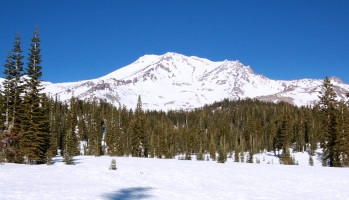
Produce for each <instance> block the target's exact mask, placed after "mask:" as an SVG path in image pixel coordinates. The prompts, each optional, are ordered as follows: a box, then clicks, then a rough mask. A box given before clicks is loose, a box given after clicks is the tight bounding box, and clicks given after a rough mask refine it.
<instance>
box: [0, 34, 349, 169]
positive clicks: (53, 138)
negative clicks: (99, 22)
mask: <svg viewBox="0 0 349 200" xmlns="http://www.w3.org/2000/svg"><path fill="white" fill-rule="evenodd" d="M31 42H32V43H31V46H30V47H31V48H30V49H29V50H30V52H29V55H28V63H27V65H26V67H24V60H23V58H24V56H22V55H21V53H22V50H21V38H20V34H19V33H18V34H17V35H16V37H15V42H14V47H13V49H12V50H11V51H10V52H9V54H8V56H7V59H6V61H5V64H4V66H5V70H4V81H3V84H2V85H1V95H0V112H1V118H0V123H1V125H2V126H1V132H0V162H1V161H2V162H11V163H26V164H40V163H47V164H51V162H52V157H54V156H55V155H58V154H60V155H61V156H62V157H63V158H64V162H65V163H66V164H73V163H74V159H73V157H74V156H77V155H93V156H101V155H111V156H133V157H147V158H148V157H149V158H153V157H156V158H165V159H172V158H174V157H175V156H176V155H183V156H184V159H190V158H191V155H192V154H196V155H197V158H198V160H206V159H207V158H208V157H210V159H212V160H217V162H219V163H224V162H226V161H227V158H228V155H229V156H231V157H232V158H233V159H234V160H235V162H239V161H242V160H244V159H245V160H246V161H247V162H253V154H258V153H260V152H263V151H270V152H274V153H275V155H277V156H279V155H280V153H281V152H285V153H284V154H283V156H282V155H280V162H281V163H282V164H290V163H291V164H292V163H293V164H294V163H295V162H294V160H292V157H290V154H289V149H290V148H292V149H293V151H296V152H297V151H298V152H300V151H303V150H306V151H307V152H309V154H310V155H314V154H315V150H316V149H317V148H318V144H320V145H321V147H322V148H323V155H322V157H323V165H324V166H331V167H341V166H343V167H344V166H348V165H349V157H348V156H349V142H348V140H349V126H348V125H349V121H348V120H349V109H348V104H347V102H338V101H337V100H336V93H335V92H334V90H333V85H332V84H331V83H330V80H329V79H328V78H327V77H326V78H325V79H324V82H323V86H322V91H321V92H320V93H319V99H320V101H319V103H318V105H316V106H313V107H310V106H302V107H297V106H294V105H291V104H289V103H285V102H279V103H272V102H265V101H259V100H256V99H245V100H234V101H231V100H228V99H225V100H223V101H220V102H215V103H213V104H211V105H206V106H204V107H202V108H196V109H193V110H188V111H187V110H170V111H167V112H164V111H157V110H143V108H142V101H141V96H139V97H138V103H137V106H136V108H134V110H133V109H131V108H130V109H128V108H126V107H124V106H122V105H119V106H114V105H112V104H110V103H107V102H106V101H104V100H80V99H77V98H75V97H73V98H71V99H70V101H69V102H62V101H60V100H59V97H58V96H53V97H48V96H46V95H45V94H43V93H41V92H40V91H41V90H42V89H43V87H42V86H41V82H42V80H41V76H42V72H41V69H42V66H41V57H42V56H41V55H40V50H41V49H40V42H41V41H40V38H39V33H38V28H37V27H36V28H35V31H34V34H33V38H32V41H31ZM245 152H248V154H245ZM233 155H234V156H233ZM245 155H249V157H246V158H245V157H244V156H245ZM310 159H311V157H310Z"/></svg>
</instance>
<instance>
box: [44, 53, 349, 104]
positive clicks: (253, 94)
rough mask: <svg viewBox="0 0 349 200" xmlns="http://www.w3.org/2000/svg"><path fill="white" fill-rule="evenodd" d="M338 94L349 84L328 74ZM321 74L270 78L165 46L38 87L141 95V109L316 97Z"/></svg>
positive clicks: (111, 98)
mask: <svg viewBox="0 0 349 200" xmlns="http://www.w3.org/2000/svg"><path fill="white" fill-rule="evenodd" d="M330 79H331V82H332V83H333V84H334V89H335V91H336V92H337V95H338V97H339V98H340V99H343V98H345V93H347V92H348V91H349V84H347V83H344V82H343V81H342V80H341V79H340V78H337V77H331V78H330ZM322 81H323V80H321V79H309V78H308V79H296V80H290V81H287V80H274V79H269V78H267V77H265V76H264V75H262V74H256V73H255V72H254V71H253V69H252V68H251V67H250V66H244V65H243V64H242V63H240V61H238V60H237V61H229V60H224V61H219V62H214V61H210V60H208V59H205V58H199V57H196V56H190V57H188V56H184V55H182V54H178V53H173V52H168V53H166V54H163V55H144V56H142V57H140V58H139V59H137V60H136V61H135V62H133V63H131V64H129V65H127V66H125V67H122V68H120V69H118V70H116V71H114V72H111V73H109V74H107V75H105V76H102V77H100V78H96V79H91V80H85V81H77V82H68V83H55V84H53V83H49V82H45V83H44V86H45V89H44V92H46V93H48V94H49V95H51V96H52V95H56V94H57V95H58V96H59V97H60V99H61V100H67V99H70V98H71V97H72V96H75V97H77V98H79V99H106V100H107V101H108V102H110V103H113V104H115V105H119V104H121V105H125V106H126V107H129V108H134V107H135V106H136V103H137V97H138V95H141V97H142V102H143V107H144V108H145V109H156V110H160V109H161V110H168V109H193V108H196V107H201V106H203V105H204V104H209V103H213V102H215V101H219V100H222V99H224V98H229V99H244V98H257V99H260V100H265V101H273V102H277V101H286V102H289V103H292V104H295V105H297V106H302V105H313V104H314V103H315V102H316V101H317V100H318V95H319V93H318V91H320V86H321V85H322Z"/></svg>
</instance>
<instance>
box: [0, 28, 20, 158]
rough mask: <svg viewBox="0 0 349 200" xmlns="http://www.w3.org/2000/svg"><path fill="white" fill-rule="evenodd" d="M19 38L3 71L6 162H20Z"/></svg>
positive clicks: (18, 35) (18, 36)
mask: <svg viewBox="0 0 349 200" xmlns="http://www.w3.org/2000/svg"><path fill="white" fill-rule="evenodd" d="M20 41H21V37H20V34H19V33H17V36H16V38H15V42H14V48H13V49H12V52H9V55H8V56H7V60H6V64H5V65H4V66H5V70H4V74H5V80H4V82H3V88H4V89H3V91H2V93H3V96H4V97H5V101H4V104H3V108H4V112H5V113H4V115H5V120H4V131H3V134H2V136H0V140H1V138H3V139H5V140H6V141H7V148H6V149H5V151H6V156H5V157H6V160H7V161H8V162H22V157H21V156H20V154H19V141H20V134H19V132H20V121H21V120H20V118H21V110H22V109H21V108H22V107H21V105H22V98H21V95H22V93H23V84H22V75H23V73H22V71H23V62H22V59H23V57H24V56H22V55H21V53H22V49H21V42H20Z"/></svg>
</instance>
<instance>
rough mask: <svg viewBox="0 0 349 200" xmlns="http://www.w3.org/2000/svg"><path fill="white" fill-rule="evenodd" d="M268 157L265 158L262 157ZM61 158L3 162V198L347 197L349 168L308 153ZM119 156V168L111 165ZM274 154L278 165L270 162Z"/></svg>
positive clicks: (198, 199) (0, 183)
mask: <svg viewBox="0 0 349 200" xmlns="http://www.w3.org/2000/svg"><path fill="white" fill-rule="evenodd" d="M262 157H265V161H263V158H262ZM74 158H75V165H65V164H64V163H63V162H62V158H61V157H55V158H54V162H55V163H54V164H53V165H51V166H47V165H23V164H9V163H5V164H0V199H31V200H34V199H35V200H36V199H89V200H90V199H113V200H121V199H166V200H167V199H171V200H172V199H181V200H182V199H195V200H201V199H348V198H349V190H348V188H347V186H348V183H349V169H348V168H329V167H320V162H319V161H318V160H317V159H316V158H315V157H314V162H315V164H316V166H314V167H310V166H308V164H307V162H308V159H309V157H308V156H307V154H306V153H304V154H302V153H297V155H296V159H298V160H299V164H300V165H299V166H285V165H279V164H277V163H278V161H277V158H276V157H274V156H267V154H266V155H263V156H261V164H247V163H235V162H233V161H232V159H228V162H227V163H225V164H219V163H217V162H215V161H195V160H193V161H185V160H178V159H169V160H165V159H155V158H154V159H152V158H132V157H109V156H102V157H93V156H76V157H74ZM113 158H115V159H116V162H117V170H116V171H113V170H109V166H110V163H111V160H112V159H113ZM271 159H273V163H274V164H266V163H267V161H268V160H269V161H270V160H271Z"/></svg>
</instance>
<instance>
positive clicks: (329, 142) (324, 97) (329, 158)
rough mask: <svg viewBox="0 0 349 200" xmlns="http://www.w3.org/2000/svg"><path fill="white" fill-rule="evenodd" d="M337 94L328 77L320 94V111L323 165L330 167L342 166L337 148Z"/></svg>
mask: <svg viewBox="0 0 349 200" xmlns="http://www.w3.org/2000/svg"><path fill="white" fill-rule="evenodd" d="M336 97H337V95H336V93H335V92H334V90H333V84H332V83H331V81H330V79H329V78H328V77H326V78H325V79H324V81H323V85H322V90H321V92H320V96H319V98H320V102H319V110H320V113H321V115H322V120H323V135H322V136H323V137H322V143H321V145H322V147H323V161H324V162H323V163H324V165H326V163H328V164H329V165H330V167H338V166H339V165H340V159H339V151H338V146H337V135H338V134H337V128H338V127H337V122H338V120H337V118H338V114H339V113H338V102H337V101H336Z"/></svg>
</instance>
